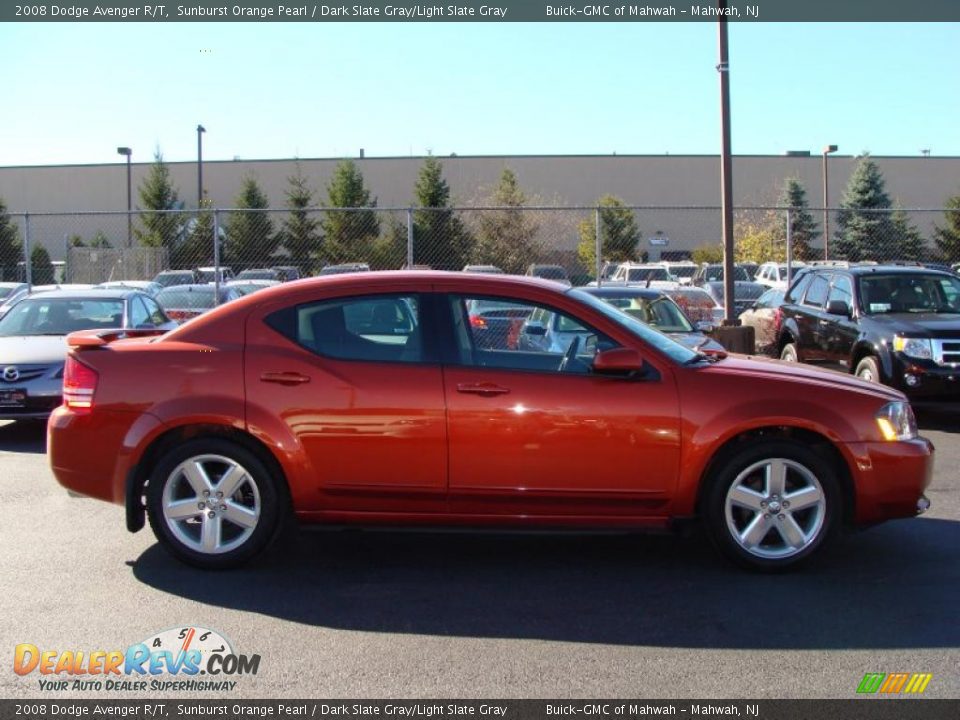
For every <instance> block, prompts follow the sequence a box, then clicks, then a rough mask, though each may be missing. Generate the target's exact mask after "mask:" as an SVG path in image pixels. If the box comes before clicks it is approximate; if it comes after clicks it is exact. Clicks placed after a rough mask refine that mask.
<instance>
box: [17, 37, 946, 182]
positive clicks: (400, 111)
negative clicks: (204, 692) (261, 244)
mask: <svg viewBox="0 0 960 720" xmlns="http://www.w3.org/2000/svg"><path fill="white" fill-rule="evenodd" d="M716 35H717V33H716V25H715V23H712V22H704V23H695V22H688V23H650V24H641V23H623V24H615V23H599V24H591V23H552V24H551V23H542V24H540V23H537V24H534V23H503V24H495V23H474V24H470V23H436V24H431V23H399V22H397V23H382V24H370V23H329V24H319V23H317V24H309V23H304V24H296V23H264V24H253V23H224V24H213V23H197V24H187V23H165V24H149V23H108V24H67V23H56V24H52V23H48V24H13V23H7V24H4V25H0V47H2V48H3V49H2V51H0V52H2V56H3V57H4V65H5V67H6V68H8V69H11V68H12V69H13V72H5V73H4V82H3V89H4V96H5V100H6V102H5V103H4V105H5V112H4V120H3V122H2V123H0V144H2V148H3V150H2V154H0V164H2V165H8V166H9V165H48V164H60V163H107V162H117V161H119V160H121V158H120V157H119V156H117V154H116V147H117V146H118V145H128V146H131V147H132V148H133V149H134V161H135V162H145V161H148V160H149V159H150V158H151V156H152V154H153V150H154V148H155V147H156V146H158V145H159V147H160V148H161V149H162V151H163V154H164V157H165V158H166V159H167V160H170V161H179V160H193V159H195V158H196V132H195V128H196V126H197V124H198V123H202V124H203V125H204V126H205V127H206V128H207V133H206V135H205V136H204V158H205V159H211V160H229V159H232V158H233V157H241V158H244V159H255V158H285V157H292V156H299V157H305V158H306V157H339V156H355V155H357V154H358V152H359V149H360V148H365V150H366V153H367V156H370V157H372V156H395V155H411V154H413V155H421V154H424V153H426V152H428V151H432V152H433V153H435V154H437V155H449V154H450V153H457V154H458V155H497V154H509V155H513V154H608V153H613V152H616V153H618V154H662V153H671V154H701V153H717V152H719V148H720V133H719V119H718V118H719V110H718V105H719V101H718V98H719V91H718V79H717V73H716V71H715V70H714V66H715V65H716V62H717V37H716ZM958 45H960V25H958V24H934V23H926V24H922V23H918V24H893V23H890V24H853V23H848V24H825V23H819V24H788V23H762V24H737V23H732V24H731V26H730V53H731V71H732V72H731V82H732V85H731V87H732V106H733V150H734V152H735V153H737V154H781V153H783V152H784V151H785V150H811V151H813V152H814V153H819V151H820V149H821V148H822V147H823V145H825V144H828V143H833V144H837V145H839V146H840V152H841V154H857V153H859V152H861V151H864V150H868V151H870V152H872V153H873V154H875V155H919V154H920V150H921V149H923V148H929V149H930V150H932V153H933V154H934V155H960V133H958V131H957V127H958V122H960V121H958V118H960V94H958V93H957V92H956V70H957V67H958V65H960V47H958Z"/></svg>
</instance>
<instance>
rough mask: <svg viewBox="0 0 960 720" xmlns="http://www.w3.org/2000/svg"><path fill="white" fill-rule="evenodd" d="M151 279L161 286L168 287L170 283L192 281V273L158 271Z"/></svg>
mask: <svg viewBox="0 0 960 720" xmlns="http://www.w3.org/2000/svg"><path fill="white" fill-rule="evenodd" d="M153 281H154V282H155V283H157V284H158V285H161V286H163V287H170V286H171V285H186V284H187V283H192V282H193V273H192V272H190V271H184V272H175V273H160V274H159V275H157V276H156V277H155V278H154V279H153Z"/></svg>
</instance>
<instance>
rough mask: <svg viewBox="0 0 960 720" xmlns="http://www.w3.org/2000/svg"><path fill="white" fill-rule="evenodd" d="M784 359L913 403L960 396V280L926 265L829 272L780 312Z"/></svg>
mask: <svg viewBox="0 0 960 720" xmlns="http://www.w3.org/2000/svg"><path fill="white" fill-rule="evenodd" d="M780 310H781V312H782V318H783V319H782V322H781V325H780V334H779V336H778V338H777V349H778V350H779V353H780V359H781V360H792V361H795V362H796V361H800V362H809V363H817V364H823V365H832V366H839V367H841V368H844V369H846V370H847V372H851V371H852V372H854V373H856V375H857V376H858V377H861V378H863V379H864V380H870V381H873V382H882V383H885V384H887V385H892V386H893V387H895V388H897V389H899V390H902V391H903V392H905V393H906V394H907V395H909V396H910V397H911V398H913V399H936V398H939V397H944V396H949V397H953V398H960V278H958V277H957V276H956V275H953V274H951V273H945V272H939V271H936V270H928V269H926V268H922V267H916V268H914V267H903V266H883V265H872V266H858V267H849V268H838V267H823V268H817V269H814V270H812V271H809V272H806V273H804V274H803V276H802V277H799V278H797V279H796V280H795V281H794V283H793V285H791V287H790V289H789V291H788V292H787V294H786V297H785V298H784V301H783V305H782V306H781V308H780Z"/></svg>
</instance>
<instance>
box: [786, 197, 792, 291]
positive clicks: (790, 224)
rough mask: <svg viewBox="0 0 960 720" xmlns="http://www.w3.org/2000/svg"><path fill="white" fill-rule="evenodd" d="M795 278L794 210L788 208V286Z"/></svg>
mask: <svg viewBox="0 0 960 720" xmlns="http://www.w3.org/2000/svg"><path fill="white" fill-rule="evenodd" d="M792 280H793V210H792V209H788V210H787V287H788V288H789V287H790V282H791V281H792Z"/></svg>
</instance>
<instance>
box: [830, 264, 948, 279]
mask: <svg viewBox="0 0 960 720" xmlns="http://www.w3.org/2000/svg"><path fill="white" fill-rule="evenodd" d="M814 271H816V272H821V273H822V272H846V273H850V274H851V275H856V276H862V275H890V274H896V275H943V276H944V277H956V275H954V274H953V273H951V272H947V271H945V270H937V269H936V268H928V267H922V266H917V265H856V266H854V267H835V266H831V265H823V266H820V267H815V268H814Z"/></svg>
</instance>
